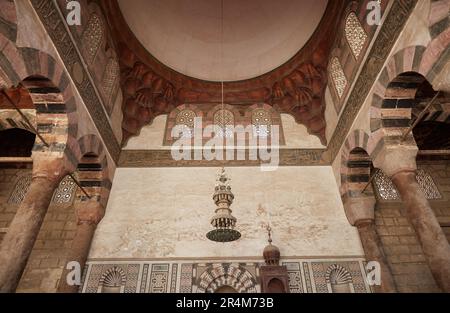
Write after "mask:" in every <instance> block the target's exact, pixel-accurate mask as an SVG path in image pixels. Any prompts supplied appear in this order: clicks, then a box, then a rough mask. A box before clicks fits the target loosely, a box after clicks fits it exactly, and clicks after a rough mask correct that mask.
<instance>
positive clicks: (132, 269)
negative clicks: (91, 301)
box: [81, 257, 371, 293]
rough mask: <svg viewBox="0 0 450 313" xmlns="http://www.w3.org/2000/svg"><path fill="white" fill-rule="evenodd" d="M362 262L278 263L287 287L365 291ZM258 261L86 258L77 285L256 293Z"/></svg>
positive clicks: (124, 289) (104, 288)
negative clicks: (224, 289) (285, 275)
mask: <svg viewBox="0 0 450 313" xmlns="http://www.w3.org/2000/svg"><path fill="white" fill-rule="evenodd" d="M364 262H365V261H364V259H362V258H337V259H333V258H332V257H329V258H326V259H307V258H303V259H302V258H298V259H286V260H282V265H284V266H286V268H287V270H288V275H289V288H290V292H291V293H316V292H318V293H337V292H349V293H370V292H371V289H370V287H369V285H367V283H366V280H365V277H366V273H365V272H364ZM261 266H264V263H263V262H262V261H261V260H248V261H242V260H239V261H233V260H226V261H217V260H211V261H201V262H199V261H197V262H196V261H195V260H186V261H179V260H177V261H171V260H167V261H145V260H139V261H129V260H127V261H121V260H113V261H111V260H108V261H102V260H91V261H89V262H88V263H87V270H86V273H87V275H86V277H85V279H84V281H83V284H82V287H81V290H82V292H83V293H104V292H116V293H166V292H171V293H213V292H215V291H216V290H218V289H219V288H221V287H224V286H229V287H232V288H234V289H235V290H236V291H237V292H239V293H260V292H261V286H260V277H259V274H258V273H259V268H260V267H261ZM178 269H181V270H180V271H181V273H180V274H181V275H178ZM149 271H151V274H150V275H149ZM138 273H139V275H137V274H138ZM138 282H140V283H139V284H138ZM143 286H147V287H146V288H144V287H143ZM169 286H170V287H169Z"/></svg>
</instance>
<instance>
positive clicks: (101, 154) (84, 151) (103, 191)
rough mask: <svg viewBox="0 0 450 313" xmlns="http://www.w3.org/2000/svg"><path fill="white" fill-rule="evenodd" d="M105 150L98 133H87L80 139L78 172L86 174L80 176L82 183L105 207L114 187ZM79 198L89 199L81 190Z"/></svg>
mask: <svg viewBox="0 0 450 313" xmlns="http://www.w3.org/2000/svg"><path fill="white" fill-rule="evenodd" d="M105 152H106V150H105V149H104V146H103V143H102V142H101V141H100V139H99V138H98V137H97V136H96V135H93V134H90V135H85V136H83V137H81V138H80V139H78V146H77V150H76V158H77V164H78V173H79V175H81V176H85V178H82V177H80V183H81V185H82V186H83V187H84V188H86V189H87V190H88V191H89V192H90V193H91V194H90V195H91V196H94V197H96V198H97V199H96V200H97V201H99V202H100V203H101V204H102V205H103V206H104V207H106V204H107V201H108V198H109V193H110V191H111V187H112V182H111V179H110V177H109V168H108V160H107V156H106V153H105ZM83 174H85V175H83ZM77 198H79V199H80V200H82V201H84V200H87V199H86V196H85V195H84V193H82V192H81V191H80V190H79V191H78V193H77Z"/></svg>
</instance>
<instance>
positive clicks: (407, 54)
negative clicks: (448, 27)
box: [370, 39, 450, 133]
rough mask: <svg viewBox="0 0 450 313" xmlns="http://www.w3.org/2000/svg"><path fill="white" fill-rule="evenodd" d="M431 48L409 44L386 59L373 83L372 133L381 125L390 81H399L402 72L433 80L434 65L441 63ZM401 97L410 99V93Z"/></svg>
mask: <svg viewBox="0 0 450 313" xmlns="http://www.w3.org/2000/svg"><path fill="white" fill-rule="evenodd" d="M449 43H450V39H449ZM431 50H433V47H432V46H431V44H430V45H429V46H428V47H424V46H411V47H407V48H405V49H403V50H400V51H399V52H397V53H396V54H395V55H394V56H392V57H391V58H390V59H389V60H388V62H387V65H386V66H385V67H384V68H383V70H382V72H381V75H380V77H379V79H378V81H377V82H376V83H375V93H374V95H373V99H372V105H371V109H370V125H371V131H372V133H373V132H376V131H378V130H379V129H381V128H382V127H383V122H382V120H383V112H382V109H383V106H384V104H385V102H384V101H385V99H386V98H387V97H388V96H389V93H390V90H389V87H390V86H392V83H394V84H395V83H401V82H400V81H398V78H399V77H401V76H402V74H405V73H416V74H418V75H420V76H422V77H423V78H424V79H425V80H427V81H428V82H430V83H432V82H433V79H434V78H435V76H436V74H437V73H438V72H437V71H436V67H438V66H440V65H439V64H440V63H442V59H441V58H440V56H439V55H432V54H431ZM443 57H445V58H446V61H448V60H450V56H443ZM406 83H411V82H406ZM412 83H414V82H412ZM414 87H415V86H412V87H411V88H410V89H411V91H412V92H413V93H415V92H414ZM403 98H404V99H405V98H406V99H408V98H409V99H411V98H410V95H409V97H403Z"/></svg>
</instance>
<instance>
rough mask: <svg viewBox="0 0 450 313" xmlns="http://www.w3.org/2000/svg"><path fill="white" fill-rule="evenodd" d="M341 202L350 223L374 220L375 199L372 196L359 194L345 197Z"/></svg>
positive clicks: (353, 224) (355, 223)
mask: <svg viewBox="0 0 450 313" xmlns="http://www.w3.org/2000/svg"><path fill="white" fill-rule="evenodd" d="M343 203H344V209H345V215H346V216H347V219H348V222H349V223H350V225H352V226H357V224H358V223H359V222H361V221H368V220H372V221H374V220H375V213H374V211H375V204H376V199H375V197H374V196H364V195H363V194H361V195H360V196H356V197H345V198H344V200H343Z"/></svg>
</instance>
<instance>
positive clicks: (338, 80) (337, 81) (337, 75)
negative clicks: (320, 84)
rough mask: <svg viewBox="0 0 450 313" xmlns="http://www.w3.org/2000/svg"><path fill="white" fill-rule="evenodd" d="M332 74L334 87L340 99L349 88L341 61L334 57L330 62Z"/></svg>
mask: <svg viewBox="0 0 450 313" xmlns="http://www.w3.org/2000/svg"><path fill="white" fill-rule="evenodd" d="M330 74H331V79H332V81H333V84H334V87H335V89H336V92H337V94H338V96H339V98H341V97H342V95H343V94H344V91H345V88H346V87H347V78H346V77H345V73H344V69H343V68H342V65H341V62H339V59H338V58H336V57H334V58H332V59H331V62H330Z"/></svg>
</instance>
